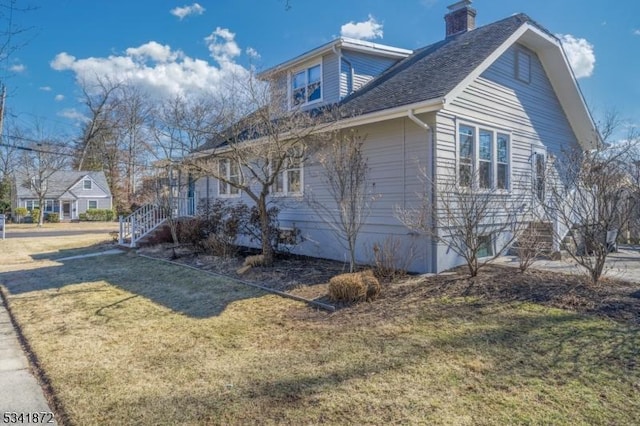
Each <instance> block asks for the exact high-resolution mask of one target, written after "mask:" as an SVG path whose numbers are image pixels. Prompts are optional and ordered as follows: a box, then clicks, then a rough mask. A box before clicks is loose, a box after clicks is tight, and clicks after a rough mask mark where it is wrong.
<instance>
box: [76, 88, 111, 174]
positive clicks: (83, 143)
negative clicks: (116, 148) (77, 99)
mask: <svg viewBox="0 0 640 426" xmlns="http://www.w3.org/2000/svg"><path fill="white" fill-rule="evenodd" d="M81 87H82V93H83V96H84V105H85V107H86V109H87V114H88V117H87V121H86V123H85V126H84V128H83V132H82V136H81V138H80V140H79V141H78V156H77V158H76V161H75V163H76V167H77V169H78V170H94V169H97V170H101V169H100V168H99V167H101V166H102V155H101V154H102V152H103V146H104V143H105V140H109V139H112V138H113V135H114V133H115V131H114V127H115V125H116V123H115V122H114V120H113V111H114V109H115V108H116V106H117V103H118V101H119V97H118V91H119V90H121V88H122V83H121V82H114V81H111V80H110V79H109V78H98V79H97V82H96V83H95V84H91V83H89V82H86V81H85V82H82V84H81ZM92 157H93V158H92ZM92 161H93V164H87V162H92Z"/></svg>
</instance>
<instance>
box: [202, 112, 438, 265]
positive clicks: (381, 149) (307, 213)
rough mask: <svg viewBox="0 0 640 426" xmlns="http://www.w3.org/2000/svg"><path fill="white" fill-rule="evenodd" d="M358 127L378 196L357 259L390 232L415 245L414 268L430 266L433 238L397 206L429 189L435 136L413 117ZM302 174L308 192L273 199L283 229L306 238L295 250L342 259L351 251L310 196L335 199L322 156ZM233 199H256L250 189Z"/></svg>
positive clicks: (213, 186)
mask: <svg viewBox="0 0 640 426" xmlns="http://www.w3.org/2000/svg"><path fill="white" fill-rule="evenodd" d="M357 131H358V134H359V135H361V136H362V137H364V138H365V140H364V147H365V149H364V153H365V155H366V157H367V160H368V165H369V168H370V172H369V182H370V189H371V193H372V194H373V195H375V198H376V200H375V201H374V202H373V204H372V208H371V212H370V214H369V216H368V218H367V225H366V226H365V227H364V228H363V230H362V232H361V234H360V237H359V240H358V250H357V258H358V261H359V262H362V263H369V262H371V260H372V254H373V251H372V247H373V244H376V243H377V244H382V243H383V242H384V240H385V239H386V238H387V237H388V236H393V237H395V238H396V239H398V240H399V241H400V242H401V243H402V245H401V247H399V248H398V250H400V251H401V252H402V251H408V250H410V249H411V250H413V251H414V252H415V253H416V255H415V261H414V262H413V264H412V265H411V268H412V270H414V271H417V272H425V271H428V270H430V269H431V268H432V265H431V264H430V261H431V258H432V256H431V253H430V249H431V244H430V241H428V240H427V239H426V238H424V237H415V236H412V235H409V230H408V229H407V228H406V227H405V226H404V225H402V224H401V223H400V222H399V221H398V220H397V219H396V218H395V210H396V208H397V207H404V208H407V207H417V206H419V205H420V203H421V201H422V196H423V195H424V191H425V189H426V188H425V183H424V179H421V177H420V173H421V169H422V168H424V167H425V165H426V164H427V163H428V162H429V161H430V159H429V155H428V154H429V152H430V149H431V145H430V141H431V135H430V134H429V133H427V131H425V130H424V129H421V128H420V127H418V126H417V125H416V124H415V123H413V122H412V121H411V120H408V119H396V120H391V121H387V122H383V123H377V124H371V125H366V126H361V127H359V128H358V129H357ZM303 173H304V178H303V181H304V192H305V194H304V197H272V198H271V202H273V203H275V204H277V205H278V206H279V207H280V216H279V220H280V225H281V226H282V227H284V228H287V227H293V226H295V227H296V228H298V229H300V230H301V233H302V234H301V235H302V237H303V240H304V241H303V242H302V243H301V244H299V245H298V246H296V247H295V248H294V249H293V251H294V252H295V253H299V254H304V255H309V256H316V257H322V258H328V259H334V260H339V261H343V260H345V259H347V258H348V251H347V250H346V249H345V248H344V247H343V246H342V244H341V242H340V240H339V239H338V238H337V237H336V236H335V234H334V233H333V232H332V228H331V226H330V224H328V223H327V220H328V218H324V219H323V218H322V217H321V213H320V211H319V210H318V209H316V208H315V207H314V203H313V202H310V201H309V200H311V199H312V200H314V202H317V203H321V204H323V205H326V206H331V205H333V204H335V201H333V199H332V198H331V195H330V194H329V192H328V190H327V187H326V184H325V182H324V179H323V171H322V167H321V166H320V164H319V163H318V161H317V157H312V158H310V159H309V160H308V161H307V162H306V163H305V164H304V170H303ZM206 185H207V180H206V178H201V179H199V180H198V182H197V184H196V190H197V191H198V197H201V196H202V195H203V194H205V193H206ZM209 189H210V191H209V194H210V195H212V196H213V197H216V196H217V194H218V189H217V180H216V179H213V178H210V179H209ZM232 200H238V201H244V202H246V203H247V204H249V205H252V204H253V201H252V200H250V199H249V198H248V197H247V196H246V194H242V196H241V197H239V198H232ZM399 256H400V255H399ZM400 257H404V256H400Z"/></svg>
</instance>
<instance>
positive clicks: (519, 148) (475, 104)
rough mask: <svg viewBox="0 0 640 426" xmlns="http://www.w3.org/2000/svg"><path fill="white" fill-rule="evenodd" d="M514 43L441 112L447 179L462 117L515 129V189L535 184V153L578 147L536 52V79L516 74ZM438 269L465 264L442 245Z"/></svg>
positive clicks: (440, 163)
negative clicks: (533, 164) (532, 174)
mask: <svg viewBox="0 0 640 426" xmlns="http://www.w3.org/2000/svg"><path fill="white" fill-rule="evenodd" d="M520 48H522V47H520V46H514V47H512V48H510V49H509V50H508V51H507V52H505V53H504V54H503V55H502V56H501V57H500V58H499V59H498V60H497V61H496V62H495V63H494V64H493V65H492V66H490V67H489V69H487V70H486V71H485V72H484V73H483V74H482V75H481V76H480V77H479V78H478V79H477V80H476V81H474V82H473V83H471V84H470V85H469V87H468V88H466V90H464V92H463V93H462V94H461V95H460V96H459V97H458V98H456V99H455V100H454V101H453V102H452V103H451V104H450V106H449V107H448V108H446V109H445V110H443V111H441V112H440V113H439V114H438V115H437V176H438V181H439V182H443V181H445V180H446V179H450V178H452V177H453V176H455V174H456V159H457V144H456V128H457V125H458V124H459V123H460V122H467V123H471V124H477V125H480V126H487V127H489V128H490V129H493V130H497V131H504V132H508V133H509V134H510V135H511V181H512V190H514V191H517V190H527V191H528V190H529V188H530V186H529V185H530V182H531V155H532V153H533V151H534V150H536V149H537V148H542V147H544V148H545V149H546V150H547V152H549V153H553V154H554V155H556V156H559V155H561V152H562V150H563V149H567V148H572V147H576V146H577V145H578V142H577V139H576V137H575V135H574V133H573V131H572V130H571V127H570V125H569V122H568V120H567V118H566V115H565V114H564V111H563V109H562V107H561V105H560V102H559V101H558V99H557V96H556V94H555V92H554V90H553V88H552V86H551V83H550V82H549V79H548V78H547V75H546V73H545V71H544V68H543V67H542V64H541V63H540V61H539V59H538V58H537V56H536V55H535V53H533V52H530V51H529V53H530V55H531V59H532V61H531V82H530V83H525V82H522V81H520V80H518V79H516V78H515V56H516V49H520ZM438 260H439V265H438V270H439V271H440V270H443V269H447V268H449V267H451V266H454V265H457V264H460V263H461V262H460V259H455V258H454V257H453V256H452V255H451V254H447V253H446V247H440V249H439V254H438Z"/></svg>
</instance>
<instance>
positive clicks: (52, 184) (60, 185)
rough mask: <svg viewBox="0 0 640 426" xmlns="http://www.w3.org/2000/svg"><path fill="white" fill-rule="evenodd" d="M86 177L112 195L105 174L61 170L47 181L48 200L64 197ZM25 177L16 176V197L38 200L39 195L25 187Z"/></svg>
mask: <svg viewBox="0 0 640 426" xmlns="http://www.w3.org/2000/svg"><path fill="white" fill-rule="evenodd" d="M84 176H89V177H91V179H93V181H94V182H95V183H96V184H97V185H98V186H99V187H100V188H102V190H104V191H105V192H106V193H107V194H108V195H111V192H110V191H109V185H108V184H107V179H106V177H105V175H104V172H90V171H67V170H61V171H57V172H54V173H53V174H52V175H51V176H50V177H49V179H47V185H48V186H47V197H46V198H48V199H55V198H59V197H60V196H62V195H63V194H64V193H65V192H66V191H67V190H68V189H69V188H71V186H73V184H75V183H76V182H78V181H79V180H80V179H81V178H83V177H84ZM24 181H25V178H24V176H19V175H18V176H16V193H17V194H16V195H17V197H18V198H37V195H36V194H35V193H34V192H33V191H32V190H31V188H28V187H26V186H25V185H24Z"/></svg>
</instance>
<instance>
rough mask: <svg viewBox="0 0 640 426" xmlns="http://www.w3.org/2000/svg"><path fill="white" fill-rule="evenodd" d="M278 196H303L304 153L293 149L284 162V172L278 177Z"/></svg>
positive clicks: (276, 182) (276, 186)
mask: <svg viewBox="0 0 640 426" xmlns="http://www.w3.org/2000/svg"><path fill="white" fill-rule="evenodd" d="M274 192H275V193H276V194H278V195H300V194H302V152H301V150H299V149H296V148H291V149H289V151H288V155H287V158H285V160H284V165H283V167H282V171H281V172H280V173H278V174H277V175H276V180H275V191H274Z"/></svg>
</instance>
